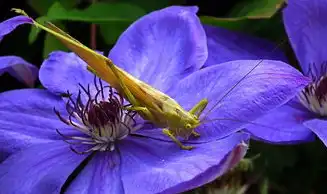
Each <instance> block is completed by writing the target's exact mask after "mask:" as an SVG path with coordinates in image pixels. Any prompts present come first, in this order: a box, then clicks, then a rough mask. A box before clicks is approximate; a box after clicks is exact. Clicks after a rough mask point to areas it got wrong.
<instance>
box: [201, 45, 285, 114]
mask: <svg viewBox="0 0 327 194" xmlns="http://www.w3.org/2000/svg"><path fill="white" fill-rule="evenodd" d="M286 41H287V39H284V40H283V41H281V42H280V43H279V44H277V46H275V48H274V49H273V50H272V51H271V52H270V54H271V53H273V52H275V51H276V50H277V49H278V48H279V47H280V46H281V45H283V44H284V43H285V42H286ZM263 61H264V59H261V60H260V61H259V62H258V63H257V64H256V65H255V66H254V67H252V68H251V70H250V71H249V72H247V73H246V74H245V75H244V76H243V77H242V78H241V79H240V80H238V81H237V83H236V84H235V85H234V86H233V87H231V88H230V89H229V90H228V91H227V92H226V93H225V94H224V95H223V96H222V97H221V98H220V99H219V100H218V101H217V102H216V103H215V104H214V105H213V106H212V107H211V108H210V109H209V111H208V112H207V113H206V114H205V115H204V118H203V119H205V118H207V116H208V115H209V114H210V113H211V112H212V111H213V110H214V109H215V108H216V107H217V106H218V105H219V103H221V102H222V101H223V100H224V99H225V98H226V97H227V95H228V94H230V93H231V92H232V91H233V90H234V89H235V88H236V86H238V85H239V84H240V83H241V82H242V81H243V80H244V79H245V78H246V77H247V76H249V75H250V74H251V73H252V72H253V71H254V70H255V69H256V68H257V67H258V66H259V65H260V64H261V63H262V62H263Z"/></svg>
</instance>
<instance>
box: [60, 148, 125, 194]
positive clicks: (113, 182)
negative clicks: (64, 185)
mask: <svg viewBox="0 0 327 194" xmlns="http://www.w3.org/2000/svg"><path fill="white" fill-rule="evenodd" d="M120 167H121V166H120V156H119V154H117V152H99V153H97V154H96V155H95V156H94V157H93V158H92V159H91V161H90V162H88V164H87V166H86V167H85V168H83V170H82V171H81V172H80V173H79V174H78V176H77V177H76V178H75V179H74V180H73V182H72V183H71V184H70V185H69V187H68V189H67V191H66V192H65V193H67V194H70V193H72V194H75V193H79V194H88V193H92V194H102V193H124V187H123V183H122V180H121V178H120V169H121V168H120Z"/></svg>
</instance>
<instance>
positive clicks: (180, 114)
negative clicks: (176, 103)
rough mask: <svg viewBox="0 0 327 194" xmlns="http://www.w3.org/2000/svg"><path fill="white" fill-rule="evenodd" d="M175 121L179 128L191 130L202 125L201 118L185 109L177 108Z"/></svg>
mask: <svg viewBox="0 0 327 194" xmlns="http://www.w3.org/2000/svg"><path fill="white" fill-rule="evenodd" d="M175 120H176V121H177V122H176V123H175V125H176V127H177V128H181V129H185V130H187V131H190V130H192V129H194V128H196V127H198V126H199V125H200V120H199V118H198V117H197V116H196V115H194V114H191V113H189V112H187V111H185V110H183V109H176V119H175Z"/></svg>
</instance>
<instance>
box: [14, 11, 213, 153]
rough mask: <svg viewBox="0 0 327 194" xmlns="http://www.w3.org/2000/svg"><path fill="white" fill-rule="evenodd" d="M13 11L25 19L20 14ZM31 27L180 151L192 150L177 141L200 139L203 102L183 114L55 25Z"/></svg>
mask: <svg viewBox="0 0 327 194" xmlns="http://www.w3.org/2000/svg"><path fill="white" fill-rule="evenodd" d="M13 10H14V11H15V12H17V13H19V14H23V15H25V16H28V15H27V14H26V13H25V12H24V11H23V10H20V9H13ZM33 24H34V25H35V26H36V27H38V28H41V29H43V30H45V31H47V32H48V33H50V34H52V35H54V36H55V37H56V38H58V39H59V40H60V41H61V42H62V43H63V44H64V45H65V46H67V47H68V48H69V49H70V50H72V51H73V52H74V53H76V54H77V55H78V56H79V57H80V58H82V59H83V60H84V61H85V62H86V63H87V64H88V69H89V70H90V71H91V72H93V73H95V74H96V75H97V76H98V77H100V78H101V79H103V80H104V81H106V82H108V83H109V84H110V85H111V86H112V87H113V88H115V89H116V90H117V91H118V92H119V93H121V94H122V95H123V96H124V97H125V98H126V99H127V100H128V101H129V102H130V103H131V105H132V106H131V107H128V109H131V110H135V111H137V112H138V113H139V114H140V115H141V116H142V117H143V118H144V119H145V120H149V121H151V122H152V123H153V124H155V125H156V126H158V127H162V128H164V129H163V133H164V134H166V135H167V136H169V137H170V138H171V139H172V140H173V141H174V142H176V143H177V144H178V145H179V146H180V147H181V148H182V149H191V148H192V146H184V145H183V144H182V143H181V142H180V141H179V140H178V139H177V137H182V138H185V139H188V138H189V137H190V136H191V135H194V136H199V134H198V133H196V132H195V131H194V129H195V128H196V127H198V126H199V125H200V120H199V116H200V114H201V113H202V111H203V110H204V109H205V107H206V105H207V104H208V101H207V100H206V99H203V100H201V101H200V102H199V103H198V104H197V105H195V106H194V107H193V108H192V109H191V110H190V111H186V110H185V109H184V108H183V107H181V106H180V105H179V104H178V103H177V102H176V101H175V100H174V99H172V98H171V97H169V96H168V95H166V94H164V93H163V92H161V91H159V90H157V89H155V88H153V87H151V86H150V85H148V84H146V83H144V82H142V81H141V80H139V79H137V78H135V77H133V76H132V75H130V74H129V73H127V72H125V71H124V70H122V69H121V68H119V67H117V66H116V65H114V64H113V62H112V61H111V60H110V59H108V58H107V57H105V56H103V55H101V54H99V53H97V52H95V51H93V50H92V49H90V48H88V47H86V46H85V45H83V44H82V43H80V42H79V41H77V40H76V39H74V38H73V37H71V36H69V35H68V34H67V33H65V32H64V31H62V30H61V29H59V28H58V27H56V26H55V25H53V24H51V23H48V25H47V27H46V26H43V25H41V24H39V23H37V22H36V21H34V20H33Z"/></svg>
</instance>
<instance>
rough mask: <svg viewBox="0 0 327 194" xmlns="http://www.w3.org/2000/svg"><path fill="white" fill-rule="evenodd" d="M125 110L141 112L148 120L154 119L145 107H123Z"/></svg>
mask: <svg viewBox="0 0 327 194" xmlns="http://www.w3.org/2000/svg"><path fill="white" fill-rule="evenodd" d="M124 109H125V110H133V111H137V112H141V114H143V115H144V116H145V117H146V118H147V119H148V120H150V121H153V120H154V119H155V118H154V117H153V115H152V114H151V112H150V111H149V110H148V109H147V108H146V107H141V106H131V107H125V108H124Z"/></svg>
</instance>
